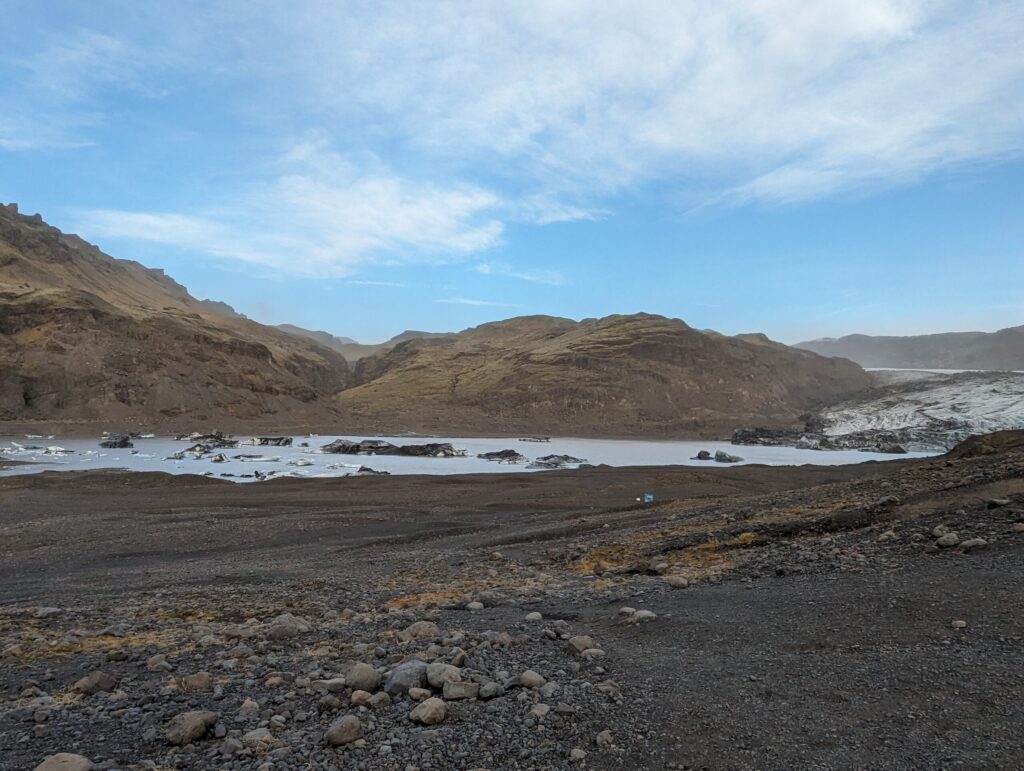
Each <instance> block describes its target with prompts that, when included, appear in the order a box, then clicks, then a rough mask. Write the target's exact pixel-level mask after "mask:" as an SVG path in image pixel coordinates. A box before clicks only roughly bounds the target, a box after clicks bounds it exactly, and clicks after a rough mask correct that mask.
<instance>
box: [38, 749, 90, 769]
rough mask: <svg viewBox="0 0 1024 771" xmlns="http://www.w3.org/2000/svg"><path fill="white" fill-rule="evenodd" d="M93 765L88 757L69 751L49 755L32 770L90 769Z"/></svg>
mask: <svg viewBox="0 0 1024 771" xmlns="http://www.w3.org/2000/svg"><path fill="white" fill-rule="evenodd" d="M94 768H95V766H94V765H93V764H92V761H91V760H89V758H87V757H84V756H82V755H75V754H73V753H71V752H58V753H57V754H56V755H51V756H50V757H48V758H47V759H46V760H44V761H43V762H42V763H40V764H39V765H38V766H36V767H35V769H34V770H33V771H92V769H94Z"/></svg>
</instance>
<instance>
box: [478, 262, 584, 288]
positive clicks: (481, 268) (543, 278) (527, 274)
mask: <svg viewBox="0 0 1024 771" xmlns="http://www.w3.org/2000/svg"><path fill="white" fill-rule="evenodd" d="M473 270H475V271H476V272H477V273H482V274H483V275H485V276H505V277H507V278H517V279H519V280H521V281H530V282H532V283H534V284H548V285H549V286H559V285H560V284H564V283H565V276H564V275H563V274H562V272H561V271H557V270H548V269H540V270H533V269H528V268H513V267H512V266H511V265H507V264H505V263H502V262H496V263H495V262H482V263H480V264H479V265H474V266H473Z"/></svg>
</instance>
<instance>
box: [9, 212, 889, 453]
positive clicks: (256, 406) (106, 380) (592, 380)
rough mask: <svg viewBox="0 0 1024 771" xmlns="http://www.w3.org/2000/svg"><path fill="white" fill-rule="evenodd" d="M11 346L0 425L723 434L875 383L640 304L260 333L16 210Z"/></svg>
mask: <svg viewBox="0 0 1024 771" xmlns="http://www.w3.org/2000/svg"><path fill="white" fill-rule="evenodd" d="M371 349H372V350H373V351H376V352H375V353H372V355H367V354H368V353H369V352H370V350H371ZM346 357H347V358H350V359H353V360H358V363H357V365H356V367H355V372H354V373H353V372H352V371H351V370H350V366H349V364H348V363H347V362H346ZM0 359H2V361H3V362H4V364H5V366H4V368H3V371H2V372H0V423H5V424H6V425H7V427H8V429H9V430H10V429H11V427H12V426H15V425H17V426H18V427H19V428H14V429H13V430H23V429H22V428H20V427H27V426H29V425H31V426H34V427H38V428H40V429H43V428H44V427H45V426H46V425H53V426H54V428H51V429H49V430H50V431H53V430H57V431H60V432H61V433H66V432H67V430H68V428H69V426H73V425H75V424H82V425H83V426H87V427H88V428H87V430H92V429H93V428H99V427H103V428H110V429H111V430H117V431H124V430H132V429H136V428H138V429H143V428H149V429H153V430H163V431H177V430H192V429H195V428H201V429H203V430H207V429H210V428H220V429H225V430H238V431H241V430H255V429H256V428H257V427H263V428H266V429H268V430H269V429H271V428H274V429H277V430H285V429H286V428H292V429H293V430H296V431H298V430H305V429H307V428H312V429H314V430H316V431H318V432H323V431H327V430H329V429H334V430H336V431H337V430H340V431H343V432H345V433H350V432H369V433H378V434H379V433H386V432H390V431H395V432H397V431H410V430H412V431H430V432H435V433H440V434H446V433H447V434H451V433H456V432H472V433H498V432H516V433H518V432H529V433H538V432H540V433H562V434H570V435H571V434H582V435H634V436H635V435H650V436H658V435H661V436H727V435H728V434H729V432H731V431H732V430H733V429H734V428H736V427H737V426H742V425H751V424H753V425H759V426H779V427H792V426H795V425H797V424H798V422H799V421H798V418H799V416H800V415H801V414H802V413H804V412H805V411H807V410H809V409H812V408H814V407H817V406H820V405H822V404H827V403H832V402H835V401H839V400H841V399H844V398H846V397H848V396H851V395H853V394H855V393H857V392H859V391H861V390H862V389H864V388H865V387H867V386H868V385H869V378H868V375H867V374H866V373H865V372H864V371H863V370H861V369H860V367H858V366H857V365H856V364H853V363H852V362H849V361H846V360H843V359H830V358H824V357H821V356H818V355H816V354H813V353H810V352H807V351H799V350H796V349H793V348H789V347H787V346H784V345H781V344H779V343H775V342H773V341H771V340H769V339H768V338H766V337H765V336H763V335H743V336H739V337H734V338H732V337H725V336H722V335H712V334H705V333H703V332H699V331H697V330H694V329H691V328H690V327H688V326H687V325H686V324H684V323H683V322H681V321H679V320H673V319H667V318H663V317H660V316H651V315H647V314H638V315H635V316H610V317H607V318H604V319H588V320H586V321H583V322H579V323H577V322H575V321H571V320H569V319H561V318H553V317H546V316H532V317H523V318H514V319H509V320H507V321H501V322H495V323H491V324H484V325H483V326H480V327H476V328H474V329H469V330H466V331H464V332H461V333H458V334H454V335H449V334H441V335H431V334H428V333H422V332H405V333H403V334H402V335H398V336H397V337H395V338H393V339H392V340H389V341H388V342H386V343H384V344H382V345H380V346H360V345H358V344H352V343H348V342H346V341H345V339H344V338H334V337H333V336H330V335H327V334H326V333H317V332H309V331H308V330H303V329H301V328H298V327H288V328H286V329H281V328H276V327H268V326H264V325H262V324H258V323H256V322H254V321H252V320H250V319H248V318H246V317H245V316H243V315H241V314H238V313H236V312H234V311H233V309H231V308H230V306H227V305H225V304H223V303H220V302H216V301H213V300H202V301H200V300H196V299H195V298H193V297H192V296H190V295H189V294H188V292H187V291H186V290H185V288H184V287H182V286H181V285H179V284H177V283H176V282H174V281H173V280H172V279H170V278H169V277H167V276H166V275H164V273H163V271H160V270H152V269H148V268H146V267H144V266H142V265H140V264H138V263H136V262H131V261H128V260H118V259H114V258H112V257H110V256H108V255H106V254H104V253H103V252H101V251H100V250H99V249H97V248H96V247H95V246H93V245H91V244H88V243H86V242H85V241H83V240H82V239H80V238H79V237H77V236H74V235H65V234H63V233H61V232H60V231H59V230H57V229H55V228H52V227H50V226H49V225H47V224H46V223H44V222H43V221H42V219H41V218H40V217H39V216H38V215H36V216H33V217H27V216H24V215H21V214H19V213H18V211H17V208H16V207H15V206H13V205H11V206H8V207H0ZM332 397H333V398H332Z"/></svg>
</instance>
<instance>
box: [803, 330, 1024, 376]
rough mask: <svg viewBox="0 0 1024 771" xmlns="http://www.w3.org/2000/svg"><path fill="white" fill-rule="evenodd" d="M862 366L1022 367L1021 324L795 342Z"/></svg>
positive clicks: (805, 347)
mask: <svg viewBox="0 0 1024 771" xmlns="http://www.w3.org/2000/svg"><path fill="white" fill-rule="evenodd" d="M796 347H797V348H803V349H805V350H808V351H814V352H815V353H820V354H821V355H822V356H842V357H844V358H847V359H850V360H852V361H855V362H857V363H858V364H860V365H861V366H862V367H897V368H908V369H991V370H1024V326H1019V327H1008V328H1007V329H1000V330H999V331H998V332H946V333H942V334H936V335H912V336H908V337H873V336H871V335H847V336H846V337H840V338H831V337H826V338H822V339H820V340H808V341H806V342H803V343H797V344H796Z"/></svg>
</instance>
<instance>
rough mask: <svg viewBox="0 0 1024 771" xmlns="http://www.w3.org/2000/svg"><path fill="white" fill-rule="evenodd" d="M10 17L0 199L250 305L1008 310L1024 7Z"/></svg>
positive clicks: (721, 322)
mask: <svg viewBox="0 0 1024 771" xmlns="http://www.w3.org/2000/svg"><path fill="white" fill-rule="evenodd" d="M0 17H2V20H3V21H2V23H0V68H2V69H0V72H2V73H3V74H2V75H0V201H2V202H12V201H13V202H17V203H18V204H19V206H20V207H21V210H22V211H23V212H26V213H34V212H39V213H41V214H42V215H43V217H44V219H46V220H47V221H48V222H50V223H51V224H53V225H55V226H57V227H59V228H61V229H62V230H65V231H67V232H75V233H78V234H80V235H82V236H83V237H84V238H86V239H88V240H90V241H92V242H93V243H96V244H97V245H98V246H100V247H101V248H102V249H103V250H104V251H106V252H107V253H109V254H112V255H114V256H115V257H123V258H130V259H135V260H138V261H140V262H142V263H144V264H146V265H148V266H151V267H161V268H164V269H165V270H166V271H167V272H168V273H169V274H170V275H171V276H173V277H174V278H175V279H176V280H178V281H179V282H181V283H183V284H185V285H186V286H187V287H188V288H189V290H190V291H191V292H192V294H193V295H195V296H197V297H200V298H212V299H217V300H222V301H224V302H227V303H230V304H231V305H233V306H234V307H235V308H236V309H237V310H239V311H240V312H242V313H245V314H246V315H248V316H250V317H252V318H254V319H256V320H258V321H262V322H266V323H274V324H278V323H286V322H287V323H294V324H298V325H300V326H305V327H309V328H313V329H323V330H327V331H329V332H332V333H334V334H339V335H345V336H350V337H353V338H355V339H358V340H360V341H362V342H376V341H380V340H383V339H386V338H388V337H390V336H391V335H394V334H396V333H398V332H401V331H402V330H405V329H424V330H432V331H454V330H459V329H463V328H466V327H470V326H475V325H476V324H480V323H484V322H486V321H491V320H495V319H500V318H507V317H510V316H517V315H524V314H538V313H542V314H550V315H557V316H567V317H571V318H576V319H580V318H586V317H594V316H604V315H607V314H611V313H633V312H637V311H647V312H651V313H660V314H663V315H666V316H671V317H677V318H681V319H683V320H684V321H686V322H687V323H688V324H690V325H691V326H694V327H697V328H713V329H716V330H719V331H721V332H724V333H727V334H736V333H740V332H752V331H759V332H765V333H767V334H768V335H770V336H771V337H773V338H775V339H778V340H781V341H783V342H788V343H792V342H797V341H799V340H803V339H809V338H816V337H822V336H838V335H842V334H848V333H853V332H861V333H868V334H919V333H927V332H936V331H951V330H966V329H979V330H995V329H999V328H1002V327H1006V326H1014V325H1019V324H1024V45H1022V44H1021V41H1022V40H1024V3H1021V2H1020V0H1006V1H1003V0H977V1H975V0H934V1H927V0H920V1H918V0H905V1H898V0H771V1H770V2H769V1H768V0H765V1H764V2H759V1H758V0H665V1H664V2H661V1H659V2H653V1H645V0H630V1H629V2H619V1H618V0H599V1H598V0H595V1H593V2H578V1H576V0H564V1H562V0H541V1H538V2H533V1H532V0H517V2H515V3H505V2H498V1H497V0H494V1H493V2H492V1H489V0H477V1H476V2H469V1H468V0H467V2H443V1H433V2H415V1H413V0H408V1H407V2H388V0H376V1H375V2H344V1H342V0H331V1H328V0H293V1H292V2H289V3H281V2H279V0H275V2H265V1H264V0H244V1H243V0H205V1H204V2H193V1H192V0H175V2H169V1H168V2H150V3H138V2H137V0H131V1H130V2H121V1H120V0H90V2H88V3H83V2H77V1H76V2H62V0H47V1H46V2H37V3H24V2H16V0H0Z"/></svg>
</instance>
